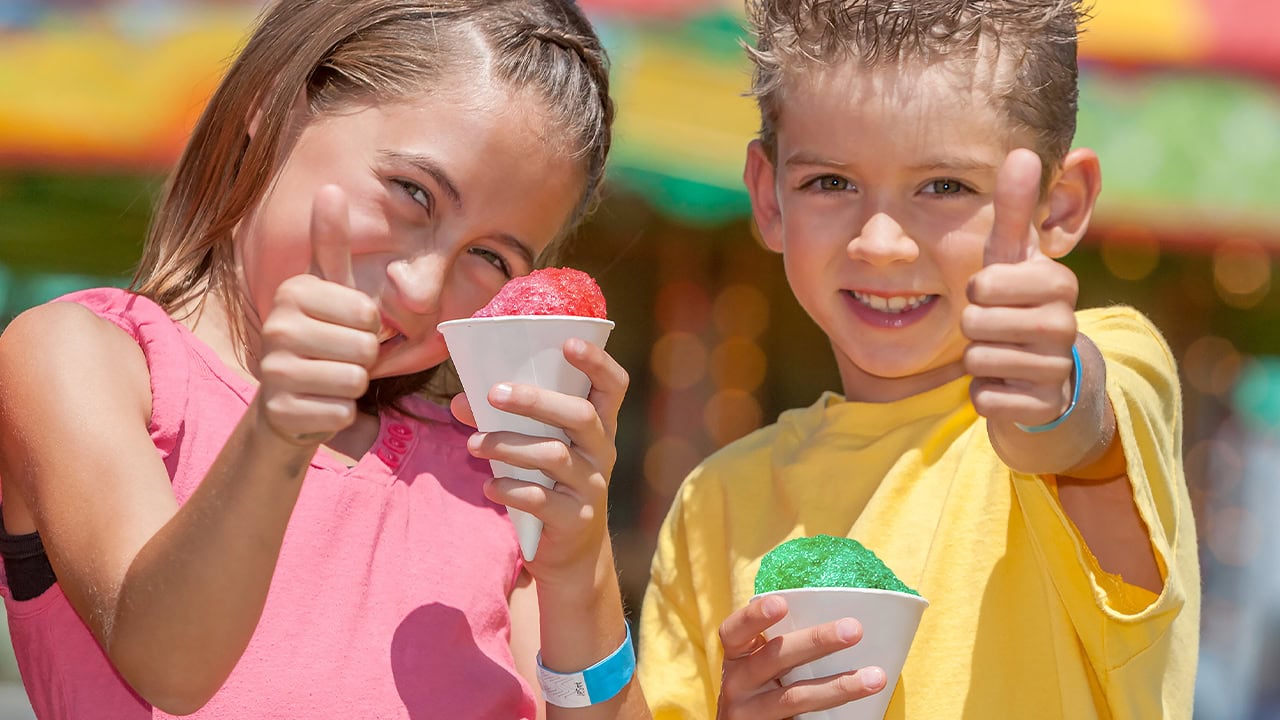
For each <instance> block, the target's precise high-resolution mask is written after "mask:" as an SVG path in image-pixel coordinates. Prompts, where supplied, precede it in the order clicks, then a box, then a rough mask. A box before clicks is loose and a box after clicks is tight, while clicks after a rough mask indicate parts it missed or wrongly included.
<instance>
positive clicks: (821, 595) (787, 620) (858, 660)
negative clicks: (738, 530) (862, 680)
mask: <svg viewBox="0 0 1280 720" xmlns="http://www.w3.org/2000/svg"><path fill="white" fill-rule="evenodd" d="M768 595H780V596H782V597H783V598H785V599H786V601H787V614H786V616H785V617H784V618H782V619H781V620H779V621H778V622H777V623H776V624H774V626H773V627H771V628H769V629H768V630H765V633H764V634H765V637H766V638H768V639H773V638H774V637H776V636H778V635H785V634H787V633H789V632H792V631H795V630H801V629H804V628H808V627H813V626H815V625H821V624H823V623H828V622H833V621H835V620H839V619H841V618H846V617H851V618H853V619H855V620H857V621H858V622H860V623H862V640H861V641H860V642H858V644H857V645H854V646H853V647H849V648H845V649H844V650H841V651H839V652H835V653H832V654H831V655H828V656H826V657H823V658H819V659H817V660H814V661H813V662H811V663H806V664H804V665H800V666H798V667H796V668H795V669H793V670H792V671H791V672H789V673H787V674H786V675H783V676H782V684H783V685H791V684H792V683H795V682H801V681H804V680H816V679H818V678H824V677H828V676H831V675H838V674H840V673H845V672H849V671H851V670H857V669H858V668H863V667H867V666H868V665H875V666H877V667H880V668H883V669H884V674H885V686H884V689H883V690H881V691H880V692H878V693H876V694H875V695H872V696H870V697H865V698H862V699H860V700H854V701H853V702H849V703H845V704H844V705H841V706H840V707H835V708H831V709H830V710H823V711H819V712H810V713H802V714H800V715H797V716H796V717H797V718H801V719H803V720H883V719H884V714H885V711H886V710H887V709H888V708H889V701H890V700H891V699H892V698H893V691H894V688H895V687H897V685H898V676H899V675H901V674H902V666H903V665H904V664H906V662H907V652H908V651H909V650H910V649H911V641H912V640H913V639H914V638H915V635H916V629H917V628H918V627H919V626H920V617H921V615H923V614H924V609H925V608H927V607H929V601H928V600H925V599H924V598H921V597H917V596H915V595H912V594H910V593H901V592H894V591H892V590H873V589H868V588H796V589H793V590H774V591H772V592H767V593H761V594H760V595H757V596H756V597H766V596H768Z"/></svg>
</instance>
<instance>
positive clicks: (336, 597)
mask: <svg viewBox="0 0 1280 720" xmlns="http://www.w3.org/2000/svg"><path fill="white" fill-rule="evenodd" d="M612 117H613V109H612V105H611V102H610V100H609V96H608V79H607V74H606V67H605V58H604V53H603V51H602V50H601V47H600V45H599V42H598V40H597V38H596V37H595V35H594V34H593V32H592V30H591V28H590V26H589V25H588V24H587V22H586V20H585V19H584V18H583V17H582V15H581V14H580V13H579V11H578V10H577V9H576V8H575V6H574V5H573V4H572V3H571V2H570V1H569V0H501V1H497V0H417V1H411V0H344V2H329V1H327V0H282V1H281V2H279V3H278V4H276V5H274V6H273V7H272V8H271V9H270V10H269V11H268V12H267V13H266V14H265V16H264V17H263V18H262V21H261V23H260V25H259V27H258V28H257V30H256V32H255V33H254V34H253V36H252V37H251V38H250V40H249V42H248V44H247V45H246V47H245V49H244V50H243V52H242V53H241V54H240V56H239V58H238V59H237V60H236V62H235V63H234V64H233V66H232V67H231V69H230V71H229V72H228V74H227V76H226V78H225V79H224V81H223V82H222V84H221V86H220V87H219V89H218V91H217V92H216V94H215V95H214V97H213V99H212V100H211V102H210V104H209V107H208V109H207V110H206V112H205V114H204V116H203V118H202V119H201V120H200V122H199V125H198V126H197V128H196V130H195V132H194V135H193V137H192V139H191V142H190V145H189V146H188V148H187V151H186V153H185V154H184V156H183V158H182V159H181V161H180V162H179V165H178V167H177V169H176V171H175V174H174V175H173V178H172V180H171V183H170V185H169V187H168V188H167V190H166V193H165V195H164V197H163V198H162V201H161V203H160V205H159V208H158V210H157V213H156V216H155V220H154V224H153V228H152V231H151V234H150V237H149V238H148V242H147V246H146V250H145V253H144V257H143V260H142V264H141V269H140V271H139V275H138V278H137V281H136V283H135V287H136V289H137V291H136V293H129V292H124V291H119V290H92V291H86V292H82V293H77V294H74V295H71V296H68V297H66V298H63V301H62V302H55V303H51V304H49V305H46V306H43V307H39V308H36V309H33V310H31V311H29V312H27V313H25V314H23V315H22V316H20V317H19V318H18V319H16V320H15V321H14V322H13V323H12V324H11V325H10V326H9V328H8V329H7V330H6V331H5V333H4V335H3V337H2V338H0V477H2V478H3V481H4V486H3V487H4V503H3V520H4V529H5V531H6V532H5V535H4V537H3V538H2V540H3V542H0V548H2V549H3V555H4V562H5V567H6V571H7V575H8V593H7V596H6V605H7V607H8V610H9V619H10V624H11V630H12V636H13V642H14V647H15V650H16V652H17V656H18V660H19V666H20V668H21V670H22V675H23V680H24V683H25V684H26V686H27V690H28V693H29V695H30V697H31V700H32V704H33V705H34V706H35V709H36V712H37V714H38V715H39V716H40V717H42V718H84V717H94V718H151V717H168V716H170V715H171V714H178V715H185V714H193V715H194V716H196V717H201V718H248V717H253V718H278V717H297V718H344V719H347V718H375V717H376V718H427V717H441V718H472V717H474V718H480V717H483V718H516V717H520V718H532V717H539V718H541V717H544V716H545V717H551V718H556V717H572V718H593V717H618V716H626V717H636V716H647V711H646V710H645V709H644V702H643V697H642V696H641V693H640V691H639V688H638V687H637V686H636V685H635V684H634V683H630V677H631V667H632V666H631V665H630V664H629V663H630V662H631V658H632V657H633V655H632V654H631V646H630V634H629V632H628V631H627V629H626V624H625V619H624V616H623V609H622V605H621V600H620V596H619V591H618V584H617V579H616V575H615V571H614V565H613V557H612V551H611V548H610V545H609V542H608V536H607V532H606V523H605V511H606V491H607V486H608V479H609V475H610V472H611V470H612V466H613V460H614V455H615V451H614V435H615V431H616V425H615V421H616V417H617V413H618V408H619V405H620V403H621V401H622V396H623V393H624V391H625V389H626V386H627V377H626V374H625V373H624V372H623V371H622V369H621V368H620V367H619V366H618V365H617V364H616V363H615V362H614V361H613V360H612V359H611V358H610V357H609V356H608V355H606V354H605V353H604V352H603V351H602V350H600V349H599V348H596V347H593V346H588V345H586V344H585V343H581V342H570V343H567V344H566V347H565V355H566V357H567V359H568V360H569V362H571V363H572V364H574V365H575V366H576V367H578V368H580V369H581V370H582V371H583V372H584V373H586V374H587V376H588V377H589V378H590V379H591V381H592V385H593V389H592V392H591V395H590V396H589V398H588V399H587V400H581V399H575V398H570V397H566V396H562V395H558V394H553V393H549V392H543V391H538V390H536V389H534V388H530V387H523V386H515V387H510V386H506V385H499V386H496V387H495V388H494V389H493V390H492V392H491V393H490V396H489V399H490V401H491V402H492V403H493V404H494V405H495V406H496V407H500V408H502V409H505V410H507V411H509V412H514V413H518V414H523V415H528V416H531V417H535V418H537V419H539V420H542V421H544V422H547V423H550V424H554V425H558V426H561V427H563V428H564V429H565V431H566V433H567V434H568V435H569V437H570V439H571V441H572V446H571V447H570V446H566V445H565V444H562V443H558V442H552V441H546V440H539V439H536V438H528V437H523V436H516V435H511V434H504V433H494V434H490V435H487V436H486V435H484V434H474V435H470V434H469V431H465V430H464V429H463V428H462V427H461V426H459V425H457V424H455V423H453V422H452V420H451V419H450V418H449V416H448V413H447V411H445V410H443V409H442V408H440V407H439V406H437V405H435V404H433V403H430V402H428V401H426V400H424V399H422V397H421V391H423V390H424V389H426V388H428V386H429V383H430V382H431V381H432V380H433V379H434V376H435V374H436V373H437V371H438V370H439V369H440V368H441V366H442V365H443V364H444V363H445V360H446V359H447V355H446V349H445V346H444V343H443V341H442V339H441V337H440V335H439V334H438V333H437V332H436V330H435V327H436V324H437V323H438V322H441V321H444V320H449V319H454V318H460V317H465V316H468V315H470V314H471V313H472V312H473V311H475V310H476V309H478V308H479V307H481V306H482V305H483V304H484V303H485V302H487V300H488V299H489V298H490V297H491V296H492V295H493V294H494V293H495V292H496V291H497V290H498V288H499V287H500V286H501V285H502V284H503V283H504V282H505V281H506V280H508V279H509V278H511V277H513V276H516V275H521V274H525V273H528V272H530V271H531V270H532V269H533V267H534V265H535V263H536V262H537V260H538V258H540V257H543V256H545V255H546V254H547V253H548V251H549V250H550V249H552V248H553V246H554V245H555V244H556V241H557V239H558V238H560V237H562V236H563V235H564V234H565V232H566V231H567V230H568V229H569V228H570V227H572V226H573V225H574V224H575V223H576V221H577V220H578V219H579V217H580V216H581V215H582V213H583V212H584V210H585V208H586V207H587V205H588V202H589V200H590V199H591V198H592V197H593V194H594V192H595V190H596V187H597V185H598V183H599V181H600V177H601V174H602V171H603V166H604V160H605V155H606V153H607V152H608V148H609V140H610V123H611V121H612ZM454 412H455V414H457V415H458V416H459V417H461V418H465V419H470V412H469V409H468V405H467V403H466V401H465V398H460V399H458V400H456V401H455V402H454ZM492 458H497V459H501V460H504V461H506V462H510V463H512V464H515V465H518V466H524V467H532V468H538V469H541V470H543V471H544V472H546V473H548V474H549V475H550V476H552V477H553V478H555V479H556V480H557V481H558V482H559V484H558V485H557V487H556V489H555V490H553V491H546V490H543V489H541V488H540V487H536V486H526V485H523V484H520V483H516V482H515V481H511V480H504V479H499V480H493V479H492V478H490V477H489V475H490V473H489V471H488V469H487V468H488V463H487V462H486V461H487V460H488V459H492ZM502 504H506V505H511V506H514V507H518V508H521V509H525V510H527V511H529V512H532V513H533V514H535V515H537V516H539V517H540V518H541V519H542V520H543V522H544V523H545V528H544V536H543V542H542V547H541V549H540V550H539V553H538V556H537V559H536V561H534V562H532V563H530V564H528V565H527V566H523V567H522V566H521V564H520V562H519V559H518V549H517V544H516V539H515V535H514V532H513V531H512V529H511V527H510V524H509V522H508V521H507V520H506V518H505V512H504V511H503V510H502V508H501V505H502ZM539 651H540V654H539ZM539 661H540V662H541V664H542V665H543V666H544V667H545V670H544V669H543V668H538V667H537V664H538V662H539ZM584 670H589V672H585V673H584V674H583V675H570V676H568V677H567V680H568V685H569V687H570V690H571V691H570V692H569V693H565V692H563V690H562V689H561V687H560V685H558V684H557V681H565V680H566V676H561V675H555V674H554V673H576V672H578V671H584ZM548 671H550V672H548ZM535 677H536V678H543V680H542V686H543V688H544V689H543V690H539V689H538V688H539V681H536V680H535ZM574 681H577V682H579V683H582V685H583V689H584V690H585V691H586V692H585V693H584V695H585V697H583V698H578V697H575V696H574V695H573V693H572V690H573V689H575V686H574ZM561 684H563V682H561ZM544 695H546V696H547V697H546V700H547V701H548V702H547V705H546V706H545V709H544V704H543V696H544ZM573 705H584V707H581V708H578V709H563V708H562V707H561V706H573Z"/></svg>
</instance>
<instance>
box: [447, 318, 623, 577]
mask: <svg viewBox="0 0 1280 720" xmlns="http://www.w3.org/2000/svg"><path fill="white" fill-rule="evenodd" d="M437 328H438V329H439V330H440V332H441V333H442V334H443V335H444V341H445V344H446V345H447V346H448V347H449V355H450V357H452V358H453V364H454V366H455V367H457V369H458V378H459V379H460V380H461V381H462V388H463V389H464V390H465V391H466V393H467V399H469V400H470V401H471V410H472V412H474V413H475V416H476V425H477V426H478V427H479V429H480V430H481V431H482V432H496V431H510V432H517V433H521V434H523V435H529V436H531V437H548V438H555V439H557V440H561V441H564V442H568V438H567V437H566V436H565V434H564V432H563V431H561V430H560V428H558V427H553V426H550V425H546V424H544V423H541V422H538V421H536V420H531V419H529V418H527V417H522V416H520V415H512V414H511V413H507V412H503V411H501V410H497V409H495V408H494V407H493V406H492V405H490V404H489V400H488V397H489V390H490V388H492V387H493V386H494V385H497V384H498V383H500V382H510V383H518V384H521V385H533V386H536V387H540V388H545V389H548V390H554V391H556V392H560V393H564V394H566V395H574V396H577V397H586V396H587V393H588V392H590V391H591V381H590V380H589V379H588V378H587V376H586V375H585V374H583V373H582V371H581V370H578V369H577V368H575V367H573V366H572V365H570V364H569V362H568V361H567V360H565V359H564V343H565V341H566V340H569V339H571V338H578V339H581V340H585V341H587V342H589V343H591V344H593V345H598V346H600V347H604V344H605V342H606V341H607V340H608V339H609V332H610V331H611V330H613V321H611V320H601V319H599V318H588V317H576V316H571V315H514V316H504V317H491V318H468V319H464V320H450V321H448V322H443V323H440V324H439V325H438V326H437ZM489 465H490V467H491V468H492V469H493V475H494V477H509V478H515V479H517V480H524V481H526V482H535V483H538V484H539V485H542V486H543V487H548V488H549V487H552V486H554V484H555V483H554V481H552V480H551V478H548V477H547V476H546V475H544V474H542V473H541V472H539V471H537V470H526V469H525V468H518V467H513V466H511V465H508V464H506V463H501V462H498V461H496V460H492V461H490V462H489ZM507 512H508V513H509V514H510V515H511V522H512V523H513V524H514V525H515V527H516V535H517V536H518V537H519V539H520V551H521V552H522V553H523V554H524V559H525V560H526V561H532V560H533V557H534V555H535V554H536V553H537V551H538V541H539V539H541V537H542V521H541V520H538V518H536V517H534V516H532V515H530V514H528V513H525V512H522V511H520V510H513V509H511V508H507Z"/></svg>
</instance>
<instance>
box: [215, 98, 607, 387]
mask: <svg viewBox="0 0 1280 720" xmlns="http://www.w3.org/2000/svg"><path fill="white" fill-rule="evenodd" d="M545 115H546V113H545V111H544V107H543V104H542V102H541V101H540V100H538V99H536V98H533V97H530V96H529V95H527V94H523V93H512V92H509V91H507V90H505V89H503V88H499V87H496V86H494V85H492V84H491V83H488V82H472V83H468V84H465V86H464V83H463V82H461V81H454V82H445V83H442V84H441V85H440V86H437V87H436V88H433V89H432V90H431V92H430V93H429V94H424V95H423V96H421V97H417V98H413V99H410V100H405V101H400V102H396V103H394V104H385V105H376V106H368V107H356V108H351V109H350V110H349V111H347V112H343V113H340V114H335V115H332V116H327V117H319V118H316V119H314V120H313V121H311V122H310V123H309V124H308V125H306V126H305V127H304V128H303V129H302V130H301V131H300V134H299V136H298V138H297V142H296V143H295V144H294V145H293V147H292V150H291V151H290V152H289V155H288V157H287V158H286V159H285V160H284V162H283V165H282V166H281V167H280V169H279V171H278V173H277V175H276V177H275V179H274V182H273V183H272V185H271V186H270V188H269V189H268V190H267V192H266V194H265V195H264V196H263V197H262V199H261V200H260V201H259V202H258V204H257V205H256V206H255V207H254V208H253V209H252V210H251V211H250V213H249V214H248V215H247V216H246V217H245V219H244V221H243V222H241V223H240V225H239V226H238V227H237V228H236V231H235V233H234V242H235V250H236V263H237V272H238V273H239V276H240V282H241V286H242V290H243V291H244V293H245V295H246V297H247V298H248V302H249V303H250V305H251V307H252V310H253V312H255V313H256V315H257V320H258V321H259V322H251V323H250V340H251V342H253V343H256V338H255V337H254V335H253V327H256V326H257V325H260V321H261V319H265V318H266V316H267V315H268V313H270V311H271V305H272V301H273V298H274V296H275V291H276V288H277V287H278V286H279V285H280V283H281V282H283V281H284V280H285V279H287V278H289V277H292V276H294V275H297V274H300V273H305V272H307V271H308V269H309V268H310V265H311V238H310V234H309V226H310V217H311V206H312V199H313V198H314V197H315V194H316V191H317V190H318V189H319V188H321V187H322V186H324V185H329V184H333V185H337V186H339V187H341V188H342V189H343V190H344V191H345V192H346V195H347V201H348V204H349V207H350V228H351V238H350V240H351V262H352V270H353V274H354V276H355V282H356V287H357V288H358V289H360V290H361V291H363V292H365V293H367V294H368V295H369V296H370V297H372V298H373V299H374V300H375V301H376V302H377V303H378V306H379V307H380V308H381V311H382V323H383V328H384V330H383V333H382V334H381V335H380V336H379V340H380V341H382V344H383V349H382V352H381V354H380V356H379V359H378V362H377V364H376V365H375V366H374V368H373V370H372V372H371V376H372V377H374V378H378V377H391V376H397V375H407V374H410V373H415V372H420V371H422V370H425V369H427V368H430V367H433V366H435V365H438V364H439V363H441V362H443V361H444V360H445V358H446V357H447V355H448V353H447V351H446V349H445V345H444V340H443V338H442V337H441V336H440V334H439V333H437V332H436V324H437V323H440V322H443V321H445V320H454V319H458V318H463V317H468V316H470V315H471V314H472V313H473V312H475V311H476V310H477V309H479V308H480V307H482V306H483V305H484V304H485V303H486V302H488V301H489V299H490V298H491V297H493V295H494V294H495V293H496V292H497V291H498V289H499V288H500V287H502V285H503V283H505V282H506V281H507V280H509V279H510V278H512V277H515V276H518V275H525V274H528V273H529V272H530V271H532V269H533V262H534V258H536V257H537V256H538V254H539V253H540V252H542V251H543V250H544V249H545V248H546V247H547V246H548V245H549V244H550V243H551V241H552V240H553V239H554V238H555V237H556V236H557V235H558V234H559V233H561V232H562V231H563V230H564V229H565V226H566V224H567V223H568V222H569V220H570V217H571V215H572V213H573V212H574V210H575V209H576V207H577V205H578V202H579V200H580V199H581V195H582V192H583V188H584V187H585V182H586V178H585V169H584V168H583V167H582V163H581V162H580V161H578V160H574V159H573V158H571V157H570V156H569V154H568V153H567V152H565V151H564V150H563V149H562V144H560V143H557V142H555V140H557V139H558V137H557V133H556V132H554V131H553V132H548V131H547V129H546V128H545V127H543V126H542V122H543V118H544V117H545Z"/></svg>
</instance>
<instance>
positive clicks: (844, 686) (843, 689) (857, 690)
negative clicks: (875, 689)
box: [832, 674, 867, 697]
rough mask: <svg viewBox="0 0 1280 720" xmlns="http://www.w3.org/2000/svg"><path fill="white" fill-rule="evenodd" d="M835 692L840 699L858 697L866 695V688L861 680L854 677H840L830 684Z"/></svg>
mask: <svg viewBox="0 0 1280 720" xmlns="http://www.w3.org/2000/svg"><path fill="white" fill-rule="evenodd" d="M832 684H833V685H834V686H835V690H836V692H838V693H839V694H840V697H850V696H859V695H863V694H866V691H867V686H866V684H864V683H863V681H862V678H860V677H858V675H857V674H854V675H841V676H839V677H837V678H836V680H835V682H834V683H832Z"/></svg>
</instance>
